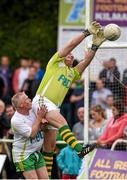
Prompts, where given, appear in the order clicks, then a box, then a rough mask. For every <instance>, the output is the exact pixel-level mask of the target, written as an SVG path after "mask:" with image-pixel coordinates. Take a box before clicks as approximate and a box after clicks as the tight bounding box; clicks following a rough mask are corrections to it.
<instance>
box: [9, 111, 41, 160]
mask: <svg viewBox="0 0 127 180" xmlns="http://www.w3.org/2000/svg"><path fill="white" fill-rule="evenodd" d="M35 120H36V115H35V114H34V112H33V110H30V112H29V115H28V116H25V115H22V114H20V113H18V112H17V111H16V112H15V114H14V115H13V117H12V119H11V127H12V130H13V132H14V142H13V149H12V154H13V161H14V162H20V161H23V160H25V159H27V158H28V157H29V156H30V154H32V153H33V152H35V151H40V149H41V147H42V144H43V133H42V131H39V132H38V133H37V135H36V137H35V138H31V137H30V135H31V131H32V125H33V123H34V122H35Z"/></svg>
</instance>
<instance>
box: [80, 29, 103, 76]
mask: <svg viewBox="0 0 127 180" xmlns="http://www.w3.org/2000/svg"><path fill="white" fill-rule="evenodd" d="M92 41H93V42H92V47H91V49H90V50H88V51H87V52H86V53H85V58H84V60H83V61H81V62H80V63H79V64H78V65H77V69H78V72H79V73H80V74H82V72H83V71H84V70H85V69H86V67H87V66H88V65H89V64H90V62H91V61H92V59H93V58H94V56H95V54H96V51H97V49H98V48H99V46H100V45H101V44H102V43H103V42H104V41H105V38H104V32H103V30H99V32H98V33H97V34H95V35H93V39H92Z"/></svg>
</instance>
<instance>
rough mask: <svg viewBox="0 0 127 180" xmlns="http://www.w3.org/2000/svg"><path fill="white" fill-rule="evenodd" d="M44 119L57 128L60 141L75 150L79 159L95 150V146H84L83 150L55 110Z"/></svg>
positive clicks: (65, 122)
mask: <svg viewBox="0 0 127 180" xmlns="http://www.w3.org/2000/svg"><path fill="white" fill-rule="evenodd" d="M46 119H47V120H48V122H49V123H50V124H51V125H53V126H55V127H57V128H59V133H60V135H61V137H62V139H63V140H64V141H65V142H66V143H67V144H69V145H70V146H71V147H72V148H73V149H75V150H76V151H77V152H78V153H79V154H80V157H81V158H82V157H83V156H84V155H85V154H87V153H89V152H90V151H91V150H93V149H94V148H95V145H93V146H89V145H88V146H86V147H84V148H83V146H82V145H81V144H79V143H78V141H77V140H76V138H75V136H74V135H73V133H72V132H71V130H70V128H69V126H68V124H67V121H66V120H65V118H64V117H63V116H62V115H61V114H60V113H59V111H57V110H53V111H50V112H48V113H47V114H46Z"/></svg>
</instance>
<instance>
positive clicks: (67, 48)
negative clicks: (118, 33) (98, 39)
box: [58, 21, 101, 58]
mask: <svg viewBox="0 0 127 180" xmlns="http://www.w3.org/2000/svg"><path fill="white" fill-rule="evenodd" d="M100 28H101V25H100V24H99V23H98V22H96V21H94V22H92V23H91V25H90V26H89V27H88V29H85V30H84V31H83V32H82V33H81V34H79V35H78V36H76V37H74V38H73V39H72V40H71V41H70V42H69V43H68V44H67V45H66V46H65V47H64V48H62V49H61V50H59V51H58V54H59V57H61V58H62V57H65V56H67V55H68V54H69V53H70V52H71V51H72V50H73V49H74V48H75V47H76V46H77V45H79V44H80V43H81V42H82V41H83V40H84V39H85V37H87V36H89V35H91V34H96V33H97V32H98V31H99V29H100Z"/></svg>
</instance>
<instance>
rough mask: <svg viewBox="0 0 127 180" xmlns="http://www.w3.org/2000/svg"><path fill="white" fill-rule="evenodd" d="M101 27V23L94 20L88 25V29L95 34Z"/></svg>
mask: <svg viewBox="0 0 127 180" xmlns="http://www.w3.org/2000/svg"><path fill="white" fill-rule="evenodd" d="M100 29H101V25H100V23H98V22H96V21H93V22H92V23H91V24H90V26H89V27H88V31H89V32H90V34H94V35H95V34H97V33H98V32H99V30H100Z"/></svg>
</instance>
